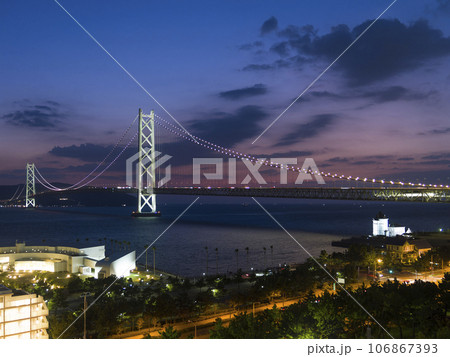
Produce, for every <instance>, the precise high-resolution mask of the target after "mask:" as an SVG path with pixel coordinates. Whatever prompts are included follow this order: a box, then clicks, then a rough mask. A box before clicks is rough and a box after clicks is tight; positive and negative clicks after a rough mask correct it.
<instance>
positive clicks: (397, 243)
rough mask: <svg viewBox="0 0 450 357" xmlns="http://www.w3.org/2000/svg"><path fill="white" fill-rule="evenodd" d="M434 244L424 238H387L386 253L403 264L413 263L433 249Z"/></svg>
mask: <svg viewBox="0 0 450 357" xmlns="http://www.w3.org/2000/svg"><path fill="white" fill-rule="evenodd" d="M431 249H432V246H431V245H430V243H429V242H428V241H426V240H424V239H413V240H408V239H406V238H404V237H391V238H386V253H387V254H389V255H390V256H391V257H393V258H394V259H397V260H399V261H400V262H401V263H402V264H411V263H413V262H415V261H416V260H417V259H419V258H420V257H421V256H422V255H423V254H426V253H427V252H429V251H431Z"/></svg>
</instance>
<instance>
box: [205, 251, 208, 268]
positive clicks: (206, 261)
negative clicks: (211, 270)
mask: <svg viewBox="0 0 450 357" xmlns="http://www.w3.org/2000/svg"><path fill="white" fill-rule="evenodd" d="M205 251H206V275H208V247H205Z"/></svg>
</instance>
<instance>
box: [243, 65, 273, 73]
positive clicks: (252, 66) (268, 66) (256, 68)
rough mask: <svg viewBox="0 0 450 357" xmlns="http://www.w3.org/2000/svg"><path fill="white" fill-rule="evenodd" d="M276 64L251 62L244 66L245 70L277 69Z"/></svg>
mask: <svg viewBox="0 0 450 357" xmlns="http://www.w3.org/2000/svg"><path fill="white" fill-rule="evenodd" d="M275 68H276V66H274V65H271V64H249V65H247V66H245V67H244V68H242V70H243V71H249V72H250V71H268V70H272V69H275Z"/></svg>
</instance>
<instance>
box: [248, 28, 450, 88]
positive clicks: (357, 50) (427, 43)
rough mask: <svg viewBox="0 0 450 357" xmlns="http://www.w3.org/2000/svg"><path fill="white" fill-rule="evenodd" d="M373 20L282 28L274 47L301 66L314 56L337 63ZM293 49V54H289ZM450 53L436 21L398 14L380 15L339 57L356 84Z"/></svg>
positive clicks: (449, 43) (448, 40)
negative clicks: (407, 19) (406, 20)
mask: <svg viewBox="0 0 450 357" xmlns="http://www.w3.org/2000/svg"><path fill="white" fill-rule="evenodd" d="M371 22H372V20H367V21H365V22H363V23H361V24H360V25H358V26H356V27H354V28H353V29H350V28H349V27H348V26H347V25H345V24H341V25H338V26H335V27H333V28H332V29H331V30H330V32H328V33H326V34H324V35H322V36H320V35H318V33H317V31H316V30H315V29H314V28H313V27H312V26H311V25H309V26H303V27H298V26H293V25H290V26H287V27H286V28H285V29H282V30H281V31H279V32H278V36H279V37H281V38H283V40H282V41H278V42H276V43H274V44H273V45H272V47H271V49H272V52H275V53H277V54H278V55H279V56H280V57H282V58H283V59H285V61H287V62H286V63H287V64H289V65H290V66H291V67H293V68H297V69H302V67H303V65H304V64H305V63H306V62H309V61H314V62H317V61H318V60H322V61H324V62H325V63H331V62H332V61H334V60H335V59H336V58H337V57H338V56H339V55H340V54H341V53H342V51H343V50H344V49H345V48H347V47H348V46H349V45H350V44H351V43H352V41H354V40H355V39H356V38H357V37H358V36H359V35H360V34H361V33H362V32H363V31H364V30H365V29H366V28H367V27H368V26H369V24H370V23H371ZM288 53H292V54H293V55H292V56H290V57H289V58H286V56H287V54H288ZM448 55H450V37H445V36H444V35H443V33H442V32H441V31H440V30H438V29H434V28H432V27H430V25H429V24H428V22H427V21H425V20H418V21H416V22H414V23H412V24H410V25H406V24H403V23H402V22H400V21H399V20H397V19H389V20H388V19H380V20H378V21H377V22H376V23H375V24H374V25H373V26H372V28H370V30H369V31H367V32H366V33H365V34H364V36H363V37H362V38H361V39H360V40H359V41H358V42H356V43H355V44H354V45H353V46H352V48H350V49H349V51H348V52H347V53H345V54H344V55H343V56H342V57H341V58H340V59H339V61H337V62H336V64H335V68H336V69H337V70H339V71H340V72H341V73H343V74H344V76H345V79H346V80H347V83H348V84H349V85H350V86H355V87H356V86H362V85H367V84H371V83H374V82H377V81H380V80H383V79H386V78H389V77H392V76H394V75H397V74H399V73H403V72H407V71H412V70H415V69H417V68H419V67H421V66H422V65H424V63H426V62H427V61H428V60H431V59H436V58H440V57H444V56H448ZM250 66H251V67H250V68H249V69H251V70H256V69H274V68H277V66H276V65H275V62H274V63H269V64H265V65H261V66H262V67H258V66H257V64H252V65H250ZM247 70H248V69H247Z"/></svg>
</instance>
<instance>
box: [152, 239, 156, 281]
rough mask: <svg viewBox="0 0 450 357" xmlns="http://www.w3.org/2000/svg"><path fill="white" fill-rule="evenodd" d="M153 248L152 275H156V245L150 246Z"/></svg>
mask: <svg viewBox="0 0 450 357" xmlns="http://www.w3.org/2000/svg"><path fill="white" fill-rule="evenodd" d="M152 250H153V275H156V247H155V246H153V247H152Z"/></svg>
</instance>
